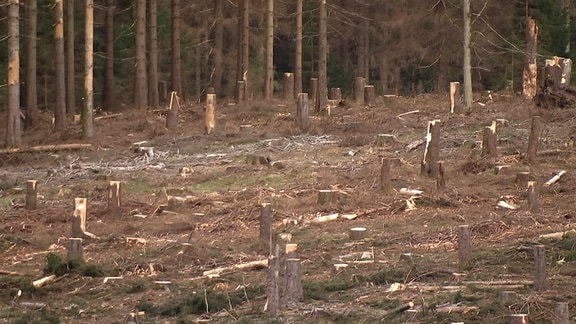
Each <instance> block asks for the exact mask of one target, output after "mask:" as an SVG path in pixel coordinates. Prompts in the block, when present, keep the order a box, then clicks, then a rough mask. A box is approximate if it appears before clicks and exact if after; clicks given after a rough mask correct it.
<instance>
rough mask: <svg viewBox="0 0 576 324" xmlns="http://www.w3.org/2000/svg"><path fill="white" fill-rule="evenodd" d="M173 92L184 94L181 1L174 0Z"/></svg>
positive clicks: (179, 94) (181, 95)
mask: <svg viewBox="0 0 576 324" xmlns="http://www.w3.org/2000/svg"><path fill="white" fill-rule="evenodd" d="M171 90H172V91H176V93H177V94H178V96H180V97H181V98H183V97H184V94H183V93H182V57H181V54H180V0H172V89H171Z"/></svg>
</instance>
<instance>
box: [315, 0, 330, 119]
mask: <svg viewBox="0 0 576 324" xmlns="http://www.w3.org/2000/svg"><path fill="white" fill-rule="evenodd" d="M326 11H327V9H326V0H320V12H319V22H318V29H319V30H318V98H317V99H316V111H320V110H322V109H324V108H326V106H327V105H328V80H327V61H328V32H327V27H328V14H327V12H326Z"/></svg>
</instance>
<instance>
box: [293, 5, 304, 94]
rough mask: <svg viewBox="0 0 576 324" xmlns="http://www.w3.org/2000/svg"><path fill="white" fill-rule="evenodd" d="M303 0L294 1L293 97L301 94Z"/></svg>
mask: <svg viewBox="0 0 576 324" xmlns="http://www.w3.org/2000/svg"><path fill="white" fill-rule="evenodd" d="M302 3H303V0H297V1H296V46H295V47H296V55H295V62H294V95H295V96H296V98H298V94H299V93H301V92H302V7H303V4H302Z"/></svg>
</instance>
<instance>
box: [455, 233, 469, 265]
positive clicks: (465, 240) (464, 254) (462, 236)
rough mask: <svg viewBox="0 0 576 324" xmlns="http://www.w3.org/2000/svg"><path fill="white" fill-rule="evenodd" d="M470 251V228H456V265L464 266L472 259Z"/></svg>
mask: <svg viewBox="0 0 576 324" xmlns="http://www.w3.org/2000/svg"><path fill="white" fill-rule="evenodd" d="M471 251H472V249H471V244H470V226H469V225H460V226H459V227H458V264H459V265H460V266H466V265H467V264H468V263H469V262H470V260H471V259H472V252H471Z"/></svg>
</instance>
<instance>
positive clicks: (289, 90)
mask: <svg viewBox="0 0 576 324" xmlns="http://www.w3.org/2000/svg"><path fill="white" fill-rule="evenodd" d="M282 95H283V97H284V100H288V101H292V100H294V73H288V72H287V73H284V79H283V80H282Z"/></svg>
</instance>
